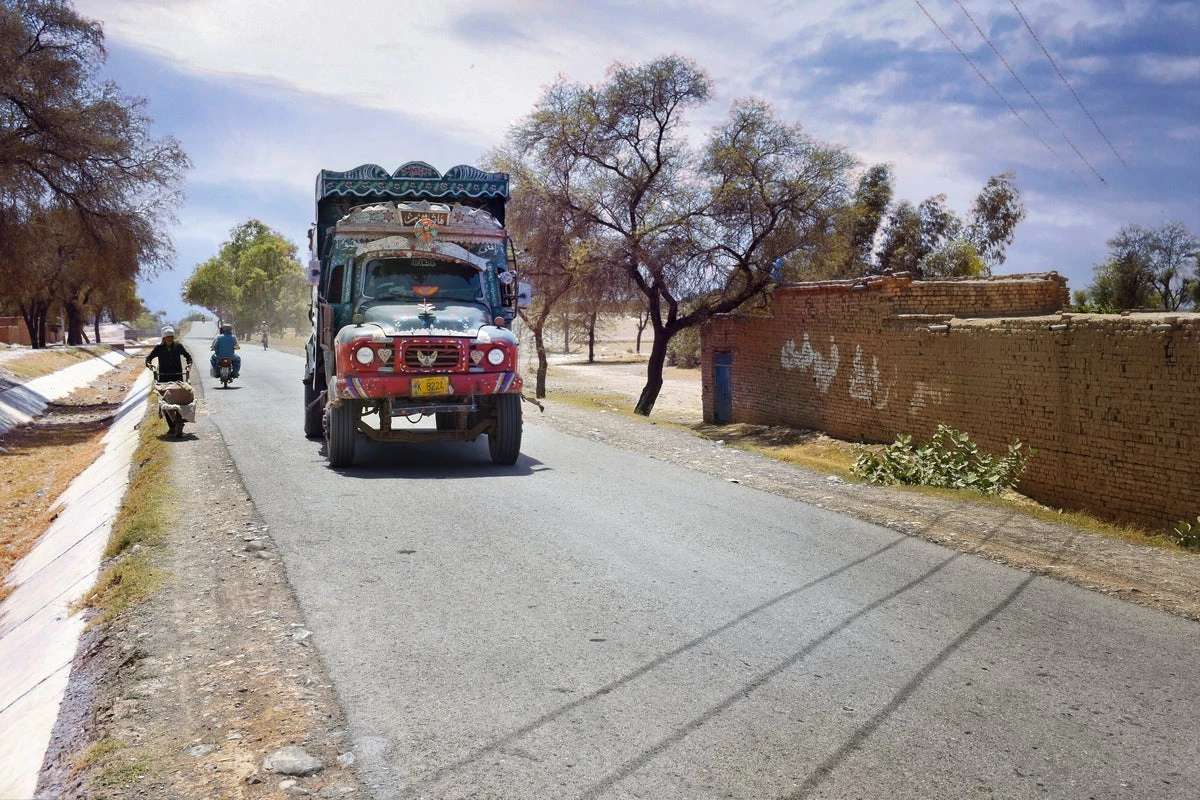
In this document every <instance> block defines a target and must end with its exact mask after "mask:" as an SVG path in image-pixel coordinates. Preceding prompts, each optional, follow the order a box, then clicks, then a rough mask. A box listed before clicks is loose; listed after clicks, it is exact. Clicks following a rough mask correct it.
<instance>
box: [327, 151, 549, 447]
mask: <svg viewBox="0 0 1200 800" xmlns="http://www.w3.org/2000/svg"><path fill="white" fill-rule="evenodd" d="M507 199H508V176H507V175H506V174H504V173H496V172H484V171H482V170H479V169H476V168H475V167H470V166H465V165H460V166H457V167H454V168H452V169H451V170H449V171H448V172H446V173H445V174H444V175H443V174H441V173H439V172H438V171H437V169H435V168H434V167H432V166H430V165H429V164H426V163H423V162H419V161H413V162H409V163H407V164H405V165H404V166H402V167H400V168H399V169H397V170H396V171H395V172H393V173H390V174H389V173H388V172H387V171H386V170H385V169H383V168H382V167H380V166H377V165H374V164H366V165H363V166H360V167H358V168H356V169H352V170H349V171H348V172H334V171H330V170H322V171H321V172H320V173H319V174H318V175H317V187H316V223H315V225H314V226H313V227H312V229H310V231H309V244H310V247H311V251H312V252H311V257H312V258H311V261H310V264H309V283H310V284H311V285H312V287H313V303H312V322H313V334H312V337H311V338H310V339H309V342H308V357H307V360H306V364H305V372H304V387H305V392H304V403H305V414H304V432H305V434H306V435H307V436H308V437H310V438H320V437H322V436H323V437H324V438H325V451H326V457H327V458H328V461H329V464H330V465H331V466H335V467H336V466H345V465H348V464H351V463H353V461H354V450H355V442H356V440H357V439H358V437H359V436H360V435H362V436H365V437H367V438H368V439H371V440H374V441H378V442H411V441H437V440H449V441H474V440H475V439H476V438H477V437H479V436H481V435H483V436H486V437H487V442H488V449H489V452H490V454H491V458H492V461H493V462H495V463H497V464H505V465H507V464H513V463H515V462H516V460H517V457H518V456H519V455H520V450H521V399H522V397H521V388H522V380H521V375H520V372H519V369H518V367H519V362H518V353H517V337H516V335H515V334H514V333H513V320H514V318H515V317H516V313H517V307H518V304H519V303H524V302H527V296H528V286H526V285H525V284H520V283H519V282H518V281H517V274H516V260H515V256H514V250H513V247H512V244H511V242H510V241H509V239H508V236H507V235H506V234H505V231H504V204H505V202H506V200H507Z"/></svg>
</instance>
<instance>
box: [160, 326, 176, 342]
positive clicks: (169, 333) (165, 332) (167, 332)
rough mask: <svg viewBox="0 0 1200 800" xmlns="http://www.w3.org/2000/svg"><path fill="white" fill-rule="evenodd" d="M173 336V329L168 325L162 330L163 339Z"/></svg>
mask: <svg viewBox="0 0 1200 800" xmlns="http://www.w3.org/2000/svg"><path fill="white" fill-rule="evenodd" d="M174 335H175V329H174V328H172V327H171V326H170V325H167V326H166V327H165V328H163V329H162V337H163V338H164V339H165V338H167V337H168V336H174Z"/></svg>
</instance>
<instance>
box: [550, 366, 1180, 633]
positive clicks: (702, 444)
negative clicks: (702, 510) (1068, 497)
mask: <svg viewBox="0 0 1200 800" xmlns="http://www.w3.org/2000/svg"><path fill="white" fill-rule="evenodd" d="M644 382H645V372H644V365H640V364H628V363H623V364H600V363H598V364H584V363H580V362H579V361H578V360H577V359H576V360H574V361H572V360H569V359H560V360H559V363H557V364H555V365H554V366H552V368H551V370H550V372H549V376H548V381H547V388H548V390H549V394H550V399H549V400H548V401H545V406H546V412H545V413H541V414H539V413H538V412H537V410H536V409H533V408H532V407H531V406H528V405H527V406H526V409H528V410H527V412H526V413H527V414H528V415H529V417H530V418H533V417H536V421H535V423H534V424H546V425H550V426H552V427H555V428H558V429H560V430H562V431H564V432H568V433H574V434H576V435H585V436H588V437H590V438H593V439H596V440H598V441H604V442H608V443H610V444H612V445H614V446H616V447H620V448H622V449H626V450H633V451H635V452H639V453H642V454H643V455H646V456H648V457H650V458H656V459H660V460H664V461H670V462H673V463H676V464H679V465H681V466H685V467H687V468H689V469H695V470H698V471H700V472H704V473H706V474H709V475H713V476H716V477H720V478H723V479H725V480H728V481H731V482H734V483H739V484H742V485H744V486H746V487H748V488H752V489H758V490H761V491H766V492H771V493H772V494H777V495H780V496H783V497H789V498H792V499H795V500H801V501H803V502H806V503H811V504H813V505H816V506H820V507H822V508H827V509H829V510H831V511H837V512H840V513H843V514H847V515H849V516H852V517H855V518H857V519H861V520H865V521H867V522H873V523H875V524H878V525H883V526H885V527H888V528H893V529H895V530H898V531H902V532H904V533H907V534H909V535H912V536H919V537H920V538H922V539H926V540H928V541H932V542H937V543H938V544H943V545H946V546H947V547H951V548H954V549H955V550H959V551H962V552H965V553H972V554H974V555H978V556H980V557H983V558H987V559H990V560H992V561H997V562H1001V563H1005V564H1009V565H1011V566H1014V567H1017V568H1020V569H1024V570H1027V571H1029V572H1034V573H1037V574H1041V575H1046V576H1049V577H1053V578H1058V579H1060V580H1064V581H1068V582H1070V583H1074V584H1077V585H1079V586H1083V587H1085V588H1088V589H1092V590H1095V591H1098V592H1102V593H1104V594H1109V595H1112V596H1115V597H1120V598H1123V599H1125V600H1129V601H1131V602H1135V603H1138V604H1140V605H1144V606H1149V607H1151V608H1156V609H1160V610H1163V611H1168V612H1170V613H1173V614H1179V615H1181V616H1185V617H1188V618H1190V619H1197V620H1200V555H1196V554H1190V553H1185V552H1182V551H1178V550H1167V549H1163V548H1158V547H1151V546H1146V545H1140V544H1134V543H1131V542H1127V541H1124V540H1122V539H1116V538H1112V537H1108V536H1103V535H1100V534H1097V533H1093V532H1091V531H1087V530H1084V529H1082V528H1077V527H1074V526H1071V525H1066V524H1062V523H1057V522H1050V521H1046V520H1042V519H1040V518H1037V517H1033V516H1031V515H1029V514H1026V513H1022V512H1021V511H1020V510H1016V509H1013V508H1009V507H1002V506H996V505H991V504H988V503H984V502H973V501H971V500H969V499H963V500H957V499H945V498H940V497H934V496H931V495H928V494H922V493H917V492H914V491H905V490H902V489H893V488H888V487H882V486H873V485H870V484H858V483H849V482H846V481H843V480H841V479H840V478H836V477H829V476H826V475H824V474H822V473H820V472H816V471H814V470H808V469H804V468H801V467H797V466H793V465H791V464H787V463H783V462H780V461H776V460H773V459H771V458H768V457H766V456H763V455H759V454H757V453H754V452H751V451H746V450H740V449H737V448H734V447H726V446H724V445H723V444H720V443H719V442H720V440H721V436H722V429H721V428H719V427H715V426H704V425H703V423H701V422H700V420H701V417H702V414H701V407H700V387H699V378H698V376H697V375H696V374H695V371H694V370H693V371H690V374H686V373H685V372H683V371H672V370H668V371H667V373H666V380H665V381H664V385H663V389H662V393H661V394H660V396H659V401H658V402H657V403H656V404H655V408H654V412H653V413H652V414H651V416H650V418H649V419H640V418H631V417H629V416H627V415H624V414H618V413H603V412H601V413H597V412H595V411H590V410H585V409H581V408H578V407H575V406H572V405H570V404H568V403H565V402H561V401H555V400H554V399H553V398H554V392H555V391H560V392H574V393H583V394H587V393H592V392H602V393H608V394H610V395H614V396H620V397H623V398H624V399H625V402H626V405H625V407H624V408H625V410H628V409H630V408H632V406H633V403H634V402H635V401H636V399H637V396H638V393H640V391H641V387H642V385H643V384H644ZM659 421H661V422H663V423H664V424H658V422H659ZM701 429H703V433H704V436H700V435H698V434H699V432H700V431H701Z"/></svg>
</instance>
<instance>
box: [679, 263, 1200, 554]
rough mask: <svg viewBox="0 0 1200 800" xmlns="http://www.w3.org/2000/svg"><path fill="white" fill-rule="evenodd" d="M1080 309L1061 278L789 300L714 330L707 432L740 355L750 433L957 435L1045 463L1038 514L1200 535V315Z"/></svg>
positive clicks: (869, 286)
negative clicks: (1016, 446)
mask: <svg viewBox="0 0 1200 800" xmlns="http://www.w3.org/2000/svg"><path fill="white" fill-rule="evenodd" d="M1067 303H1068V293H1067V288H1066V281H1065V279H1063V278H1062V277H1060V276H1058V275H1056V274H1054V273H1050V274H1048V275H1025V276H1006V277H1004V278H995V279H987V280H970V281H928V282H925V281H913V280H911V279H909V278H908V277H906V276H896V277H881V278H872V279H868V280H865V281H858V282H854V281H829V282H821V283H810V284H795V285H790V286H785V287H781V288H779V289H777V290H776V292H775V295H774V298H773V313H772V315H771V316H750V315H723V316H720V317H717V318H715V319H713V320H712V321H711V322H709V323H708V324H707V325H706V326H705V327H704V328H703V330H702V347H703V363H702V370H703V380H704V384H703V401H704V415H705V419H706V420H708V421H710V422H712V421H715V419H716V413H715V412H716V409H715V397H716V395H715V385H714V379H715V375H714V367H713V361H714V355H715V354H717V353H722V354H729V355H730V356H731V357H732V367H731V368H730V369H731V372H730V374H731V378H732V398H733V400H732V419H733V421H734V422H746V423H752V424H764V425H789V426H793V427H802V428H810V429H814V430H821V431H825V432H827V433H829V434H830V435H832V436H835V437H837V438H841V439H848V440H853V441H863V442H880V443H884V442H891V441H892V440H893V439H894V438H895V436H896V435H897V434H900V433H905V434H911V435H913V436H914V438H917V439H924V438H928V437H929V436H930V435H932V434H933V432H934V431H935V430H936V428H937V425H938V423H945V424H947V425H950V426H951V427H954V428H956V429H958V430H963V431H967V432H968V433H969V434H970V435H971V438H972V439H973V440H974V441H976V442H977V443H978V444H979V445H980V446H981V447H982V448H984V449H986V450H987V451H989V452H992V453H996V454H1002V453H1003V452H1005V447H1006V445H1007V444H1008V443H1009V442H1011V441H1012V440H1014V439H1019V440H1020V441H1022V442H1024V443H1025V444H1027V445H1029V446H1032V447H1033V448H1035V449H1036V450H1037V454H1036V455H1035V456H1034V457H1033V458H1032V459H1030V460H1029V463H1028V467H1027V470H1026V473H1025V476H1024V478H1023V479H1022V481H1021V484H1020V489H1021V491H1022V492H1024V493H1025V494H1027V495H1029V496H1030V497H1033V498H1034V499H1036V500H1038V501H1039V502H1042V503H1045V504H1048V505H1052V506H1055V507H1058V508H1066V509H1078V510H1086V511H1089V512H1091V513H1093V514H1095V515H1097V516H1100V517H1102V518H1106V519H1110V520H1113V521H1118V522H1129V523H1134V524H1138V525H1142V526H1145V527H1149V528H1152V529H1156V530H1162V529H1167V528H1170V527H1173V526H1174V525H1175V524H1176V523H1178V522H1179V521H1180V520H1184V519H1189V520H1195V518H1196V516H1197V515H1200V314H1136V315H1132V316H1114V315H1079V314H1070V313H1059V311H1060V310H1061V309H1064V308H1068V306H1067Z"/></svg>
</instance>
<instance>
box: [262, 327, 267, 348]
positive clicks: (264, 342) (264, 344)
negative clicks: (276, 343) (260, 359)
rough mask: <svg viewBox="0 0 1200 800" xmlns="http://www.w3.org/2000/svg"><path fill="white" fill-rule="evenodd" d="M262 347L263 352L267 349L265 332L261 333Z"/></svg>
mask: <svg viewBox="0 0 1200 800" xmlns="http://www.w3.org/2000/svg"><path fill="white" fill-rule="evenodd" d="M262 346H263V350H266V349H267V332H266V331H263V333H262Z"/></svg>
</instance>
